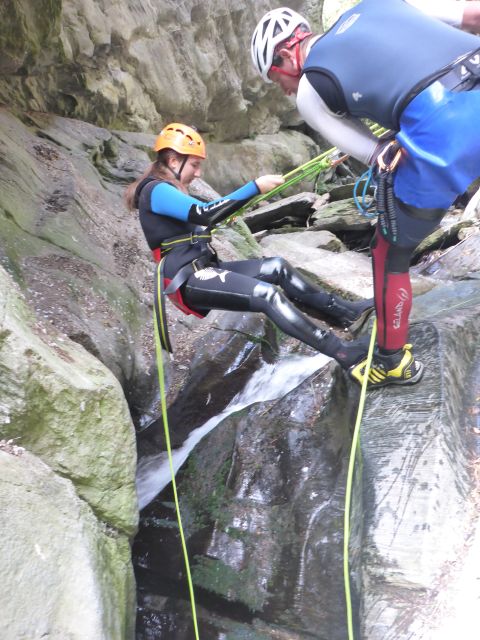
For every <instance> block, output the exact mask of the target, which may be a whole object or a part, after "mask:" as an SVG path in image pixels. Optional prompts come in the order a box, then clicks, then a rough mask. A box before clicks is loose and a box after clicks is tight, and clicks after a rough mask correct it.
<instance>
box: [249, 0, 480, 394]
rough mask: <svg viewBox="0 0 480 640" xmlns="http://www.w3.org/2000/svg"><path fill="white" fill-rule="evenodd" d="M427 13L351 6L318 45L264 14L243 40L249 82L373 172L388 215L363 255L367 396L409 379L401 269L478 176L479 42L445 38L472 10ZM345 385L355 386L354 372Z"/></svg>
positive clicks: (276, 13)
mask: <svg viewBox="0 0 480 640" xmlns="http://www.w3.org/2000/svg"><path fill="white" fill-rule="evenodd" d="M413 5H415V6H413ZM435 5H438V6H437V7H435V6H434V5H432V4H431V3H429V2H421V0H410V1H409V2H407V1H406V0H388V2H386V1H384V0H363V2H360V3H359V4H356V5H355V6H354V7H353V8H352V9H350V10H349V11H347V12H345V13H344V14H343V15H342V16H341V17H340V18H339V19H338V21H337V22H336V23H335V24H334V25H333V26H332V27H331V29H329V30H328V31H327V32H326V33H325V34H323V35H322V36H314V35H313V34H312V33H311V31H310V27H309V25H308V22H307V21H306V20H305V18H303V17H302V16H301V15H299V14H298V13H296V12H294V11H292V10H291V9H289V8H287V7H284V8H280V9H275V10H273V11H270V12H269V13H267V14H266V15H265V16H264V17H263V18H262V20H261V21H260V22H259V24H258V25H257V28H256V29H255V32H254V35H253V38H252V47H251V53H252V59H253V62H254V65H255V67H256V69H257V71H258V72H259V73H260V75H261V76H262V77H263V79H264V80H265V81H267V82H275V83H276V84H278V85H279V86H280V87H281V89H282V90H283V92H284V93H285V94H286V95H293V94H295V95H296V100H297V108H298V110H299V112H300V114H301V115H302V117H303V118H304V120H305V121H306V122H307V123H308V124H309V125H310V126H311V127H312V128H314V129H316V130H317V131H319V133H320V134H321V135H322V136H323V137H325V138H327V139H328V140H330V142H332V143H333V144H334V145H336V146H337V147H339V148H340V149H341V150H342V151H343V152H345V153H348V154H350V155H352V156H354V157H356V158H357V159H359V160H360V161H362V162H363V163H365V164H367V165H373V166H376V164H377V163H376V160H377V158H380V159H381V161H382V162H383V171H381V172H379V176H378V179H379V187H380V186H381V187H382V189H383V193H384V194H386V196H385V201H386V203H387V205H388V206H386V207H385V210H382V211H379V223H378V225H377V230H376V234H375V237H374V240H373V243H372V262H373V275H374V293H375V307H376V313H377V322H378V338H377V342H378V346H377V350H376V352H375V355H374V360H373V363H372V368H371V372H370V375H369V386H370V387H376V386H383V385H385V384H413V383H416V382H418V381H419V380H420V379H421V377H422V375H423V365H422V363H420V362H419V361H418V360H415V358H414V356H413V354H412V346H411V345H410V344H408V343H407V342H408V328H409V314H410V309H411V305H412V289H411V284H410V277H409V266H410V259H411V256H412V254H413V251H414V249H415V247H416V246H417V245H418V244H419V243H420V242H421V240H423V239H424V238H425V237H426V236H427V235H428V234H429V233H431V232H432V231H433V230H434V229H435V227H436V226H438V224H439V223H440V220H441V219H442V217H443V215H444V214H445V212H446V210H447V209H448V207H449V206H450V205H451V204H452V203H453V201H454V200H455V199H456V197H457V196H458V195H459V194H461V193H463V192H464V191H465V190H466V188H467V187H468V186H469V185H470V183H471V182H472V181H473V180H474V179H475V178H477V177H478V176H479V175H480V91H479V89H480V38H478V37H477V36H475V35H472V34H470V33H465V32H463V31H461V30H460V29H456V28H454V26H452V25H456V26H461V25H462V24H463V26H469V27H471V28H475V26H474V25H475V19H480V18H478V15H479V13H480V11H479V8H478V5H479V3H471V5H472V6H471V7H469V8H470V9H472V11H471V12H469V13H467V14H465V7H467V5H470V3H468V2H467V3H466V4H465V3H456V2H450V3H447V2H438V3H435ZM448 7H450V12H449V11H448V10H447V9H448ZM462 7H463V9H462V14H461V15H460V14H459V11H458V10H459V9H460V8H462ZM419 9H421V10H419ZM429 11H430V13H431V15H428V13H429ZM476 12H477V13H476ZM464 16H466V18H468V20H466V18H465V19H464ZM476 16H477V17H476ZM462 21H463V22H462ZM447 23H450V24H447ZM363 118H368V119H370V120H373V121H375V122H378V123H379V124H381V125H383V126H384V127H386V128H388V129H390V130H392V131H393V132H395V133H396V142H395V144H394V145H393V146H392V145H390V143H388V144H389V145H390V146H389V148H388V149H386V148H385V145H386V144H387V143H385V142H380V143H379V141H378V139H377V138H375V136H373V135H372V134H371V133H370V131H369V129H368V128H367V127H366V126H365V125H364V124H363V122H362V119H363ZM393 158H395V164H396V169H395V171H393V166H394V163H393V162H390V161H391V160H393ZM350 375H351V376H352V378H353V379H354V380H356V381H358V382H362V380H363V377H364V375H365V361H364V362H361V363H359V364H357V365H355V366H353V367H351V369H350Z"/></svg>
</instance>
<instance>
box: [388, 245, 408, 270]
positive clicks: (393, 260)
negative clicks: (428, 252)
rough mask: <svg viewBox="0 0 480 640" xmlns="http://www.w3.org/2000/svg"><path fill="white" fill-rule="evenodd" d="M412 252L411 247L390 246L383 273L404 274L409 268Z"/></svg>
mask: <svg viewBox="0 0 480 640" xmlns="http://www.w3.org/2000/svg"><path fill="white" fill-rule="evenodd" d="M413 251H414V248H413V247H399V246H396V245H390V246H389V248H388V251H387V258H386V261H385V271H386V272H387V273H406V272H407V271H408V270H409V268H410V260H411V259H412V255H413Z"/></svg>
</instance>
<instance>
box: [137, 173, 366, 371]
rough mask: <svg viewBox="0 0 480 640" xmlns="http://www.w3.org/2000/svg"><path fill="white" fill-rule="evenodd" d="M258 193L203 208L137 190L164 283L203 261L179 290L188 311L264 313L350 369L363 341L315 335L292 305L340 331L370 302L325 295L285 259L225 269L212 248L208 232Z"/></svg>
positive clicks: (170, 190)
mask: <svg viewBox="0 0 480 640" xmlns="http://www.w3.org/2000/svg"><path fill="white" fill-rule="evenodd" d="M257 193H258V187H257V185H256V183H255V182H249V183H247V184H246V185H244V186H243V187H241V188H240V189H237V190H236V191H234V192H233V193H231V194H230V195H228V196H225V197H224V198H220V199H218V200H214V201H212V202H208V203H204V202H201V201H199V200H196V199H195V198H192V197H190V196H189V195H186V194H185V193H183V192H181V191H180V190H179V189H177V188H175V187H174V186H173V185H171V184H169V183H168V182H163V181H159V180H151V181H144V182H143V183H140V184H139V186H138V188H137V201H138V207H139V212H140V222H141V224H142V228H143V231H144V233H145V237H146V239H147V242H148V244H149V246H150V248H151V249H152V251H154V252H155V250H156V249H158V248H159V247H162V256H163V255H165V267H164V269H165V277H166V278H168V279H169V280H171V279H173V278H175V276H176V275H177V274H178V272H179V270H180V269H182V267H185V266H186V265H188V264H190V263H192V262H194V261H196V260H202V262H201V268H200V269H198V270H195V271H193V272H192V273H191V274H190V275H189V277H188V278H187V279H186V281H185V282H184V283H183V284H182V287H181V291H182V296H183V301H184V302H185V304H186V305H188V307H189V308H191V309H192V310H194V311H197V312H200V313H201V314H203V315H205V313H206V312H208V311H209V310H211V309H224V310H228V311H257V312H263V313H265V315H267V316H268V317H269V318H270V319H271V320H272V321H273V322H274V323H275V324H276V325H277V326H278V327H279V328H280V329H281V330H282V331H284V332H285V333H287V334H289V335H291V336H293V337H295V338H297V339H298V340H301V341H302V342H305V343H306V344H308V345H310V346H311V347H313V348H314V349H316V350H318V351H321V352H322V353H325V354H326V355H328V356H331V357H334V358H335V359H337V360H338V361H339V362H340V364H342V366H344V367H348V366H350V365H351V364H353V363H354V362H357V361H358V360H359V359H360V358H361V357H362V356H364V354H365V350H366V349H365V344H364V342H363V341H362V342H361V343H360V344H356V343H354V342H343V341H341V340H340V339H339V338H338V337H337V336H335V335H334V334H333V333H331V332H328V331H324V330H322V329H320V328H319V327H318V326H317V325H316V324H315V323H314V322H313V321H312V320H311V319H310V318H309V317H307V316H306V315H304V314H303V313H301V312H300V311H299V310H298V309H297V308H296V307H295V306H294V305H292V304H291V302H290V300H293V301H295V302H300V303H302V304H305V305H307V306H309V307H311V308H312V309H316V310H319V311H321V312H324V313H326V314H327V315H329V316H331V317H332V318H335V319H336V320H343V322H344V324H345V325H348V324H350V323H351V322H352V321H354V320H355V319H357V317H358V316H359V315H360V314H362V313H363V312H364V311H365V310H366V309H368V308H369V307H371V305H372V303H371V301H361V302H351V301H348V300H342V299H341V298H339V297H337V296H335V295H332V294H328V293H326V292H325V291H322V290H321V289H319V288H318V287H317V286H316V285H314V284H313V283H312V282H310V281H308V280H307V279H306V278H304V277H303V276H302V275H301V274H300V273H298V272H297V271H296V270H295V269H294V268H293V267H292V266H291V265H290V264H289V263H288V262H287V261H286V260H283V259H282V258H265V259H252V260H238V261H234V262H224V261H222V260H220V259H219V258H218V257H217V255H216V253H215V252H214V250H213V249H212V248H211V246H210V244H209V241H208V240H209V238H208V235H209V229H210V228H211V227H212V226H213V225H215V224H217V223H219V222H220V221H221V220H224V219H225V218H227V217H229V216H230V215H232V213H234V212H235V211H237V210H238V209H239V208H240V207H241V206H243V205H244V204H245V203H246V202H247V201H248V200H249V199H251V198H252V197H253V196H254V195H256V194H257ZM205 227H206V228H207V229H205ZM188 234H192V241H186V240H185V236H187V235H188ZM177 239H178V240H177ZM163 248H166V249H168V251H166V252H164V251H163ZM279 287H281V289H282V290H283V291H281V290H280V288H279Z"/></svg>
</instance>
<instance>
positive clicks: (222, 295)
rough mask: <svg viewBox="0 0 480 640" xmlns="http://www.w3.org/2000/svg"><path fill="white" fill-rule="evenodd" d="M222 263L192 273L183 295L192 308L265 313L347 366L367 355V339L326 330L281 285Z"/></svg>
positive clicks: (276, 322)
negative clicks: (353, 339)
mask: <svg viewBox="0 0 480 640" xmlns="http://www.w3.org/2000/svg"><path fill="white" fill-rule="evenodd" d="M236 264H238V263H236ZM222 266H226V263H222V265H221V266H218V267H208V268H206V269H202V270H201V271H197V272H196V273H194V274H192V275H191V276H190V278H189V279H188V281H187V282H186V284H185V285H184V287H183V288H182V292H183V298H184V300H185V302H186V304H188V306H189V307H191V308H193V309H197V310H199V311H205V310H210V309H224V310H226V311H256V312H262V313H264V314H265V315H266V316H267V317H268V318H270V320H272V322H274V323H275V324H276V325H277V326H278V327H279V329H281V330H282V331H283V332H284V333H286V334H288V335H290V336H293V337H294V338H297V339H298V340H301V341H302V342H304V343H305V344H308V345H310V346H311V347H313V348H314V349H316V350H317V351H320V352H321V353H324V354H325V355H327V356H330V357H332V358H335V359H336V360H337V361H338V362H339V363H340V364H341V365H342V366H343V367H344V368H348V367H349V366H351V365H352V364H353V363H355V362H358V360H360V359H361V358H362V357H364V356H365V353H366V345H365V343H364V342H363V341H359V342H344V341H342V340H340V339H339V338H338V337H337V336H336V335H335V334H334V333H331V332H330V331H323V330H322V329H320V328H319V327H317V325H316V324H315V323H314V322H313V321H312V320H310V318H308V317H307V316H306V315H304V314H303V313H301V311H299V310H298V309H297V308H296V307H295V306H294V305H293V304H291V302H289V300H288V299H287V298H286V296H285V295H284V294H283V293H282V292H281V290H280V289H279V288H278V287H277V286H275V285H273V284H270V283H267V282H262V281H261V280H259V279H257V278H252V277H250V276H249V275H244V274H243V273H237V272H234V271H231V270H228V269H224V268H222Z"/></svg>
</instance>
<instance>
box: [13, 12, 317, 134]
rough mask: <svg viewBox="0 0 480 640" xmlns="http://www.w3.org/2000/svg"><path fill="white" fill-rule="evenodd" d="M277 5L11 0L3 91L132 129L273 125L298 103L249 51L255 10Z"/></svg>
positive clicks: (248, 130)
mask: <svg viewBox="0 0 480 640" xmlns="http://www.w3.org/2000/svg"><path fill="white" fill-rule="evenodd" d="M297 4H299V6H298V7H296V8H297V9H298V10H300V11H301V10H302V9H306V5H307V4H308V3H305V2H302V3H297ZM274 6H277V5H276V4H275V3H272V2H270V1H268V0H262V2H255V3H253V2H251V1H247V0H244V1H243V2H240V3H238V2H237V3H230V2H227V1H225V0H223V1H222V2H217V1H210V0H208V1H204V0H202V1H199V0H188V1H187V2H182V3H178V2H173V1H171V0H162V1H161V2H155V3H152V2H150V1H149V0H136V1H135V2H133V3H132V2H127V0H122V1H121V2H118V1H114V0H105V1H104V2H102V3H99V2H96V1H94V0H81V1H78V0H54V1H51V0H38V2H35V3H25V2H23V1H22V0H6V1H5V2H3V3H2V7H1V8H0V32H1V40H2V43H4V45H3V46H2V49H3V50H4V51H2V60H1V61H0V100H1V101H2V102H3V103H6V104H9V105H12V106H13V105H16V106H18V107H20V108H22V109H32V110H38V111H48V112H53V113H58V114H61V115H66V116H71V117H74V118H79V119H82V120H87V121H89V122H93V123H96V124H98V125H100V126H109V127H112V126H113V127H117V128H126V129H131V130H147V129H154V130H155V129H158V127H159V124H160V123H161V122H164V123H165V122H166V121H169V120H170V121H171V120H180V121H181V120H187V121H188V122H192V123H195V124H196V125H197V126H198V127H200V128H201V130H203V131H209V130H210V129H212V126H213V124H215V130H216V133H215V135H216V138H217V139H218V140H222V139H230V140H232V139H236V138H242V137H248V136H250V135H253V134H256V133H268V132H272V131H275V130H277V129H278V126H279V123H280V122H282V121H283V122H288V121H289V120H290V121H291V119H292V113H293V110H292V106H291V104H290V103H289V102H288V101H287V100H286V99H284V98H283V97H282V96H281V94H280V93H279V92H277V91H275V90H272V88H271V87H266V86H264V83H263V82H262V81H261V79H260V78H257V77H256V76H255V73H254V70H253V67H252V65H251V61H250V51H249V47H250V37H251V34H252V32H253V29H254V26H255V24H256V22H257V20H258V19H259V18H260V17H261V16H262V15H263V14H264V13H265V12H266V11H268V10H269V9H271V8H273V7H274Z"/></svg>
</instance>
